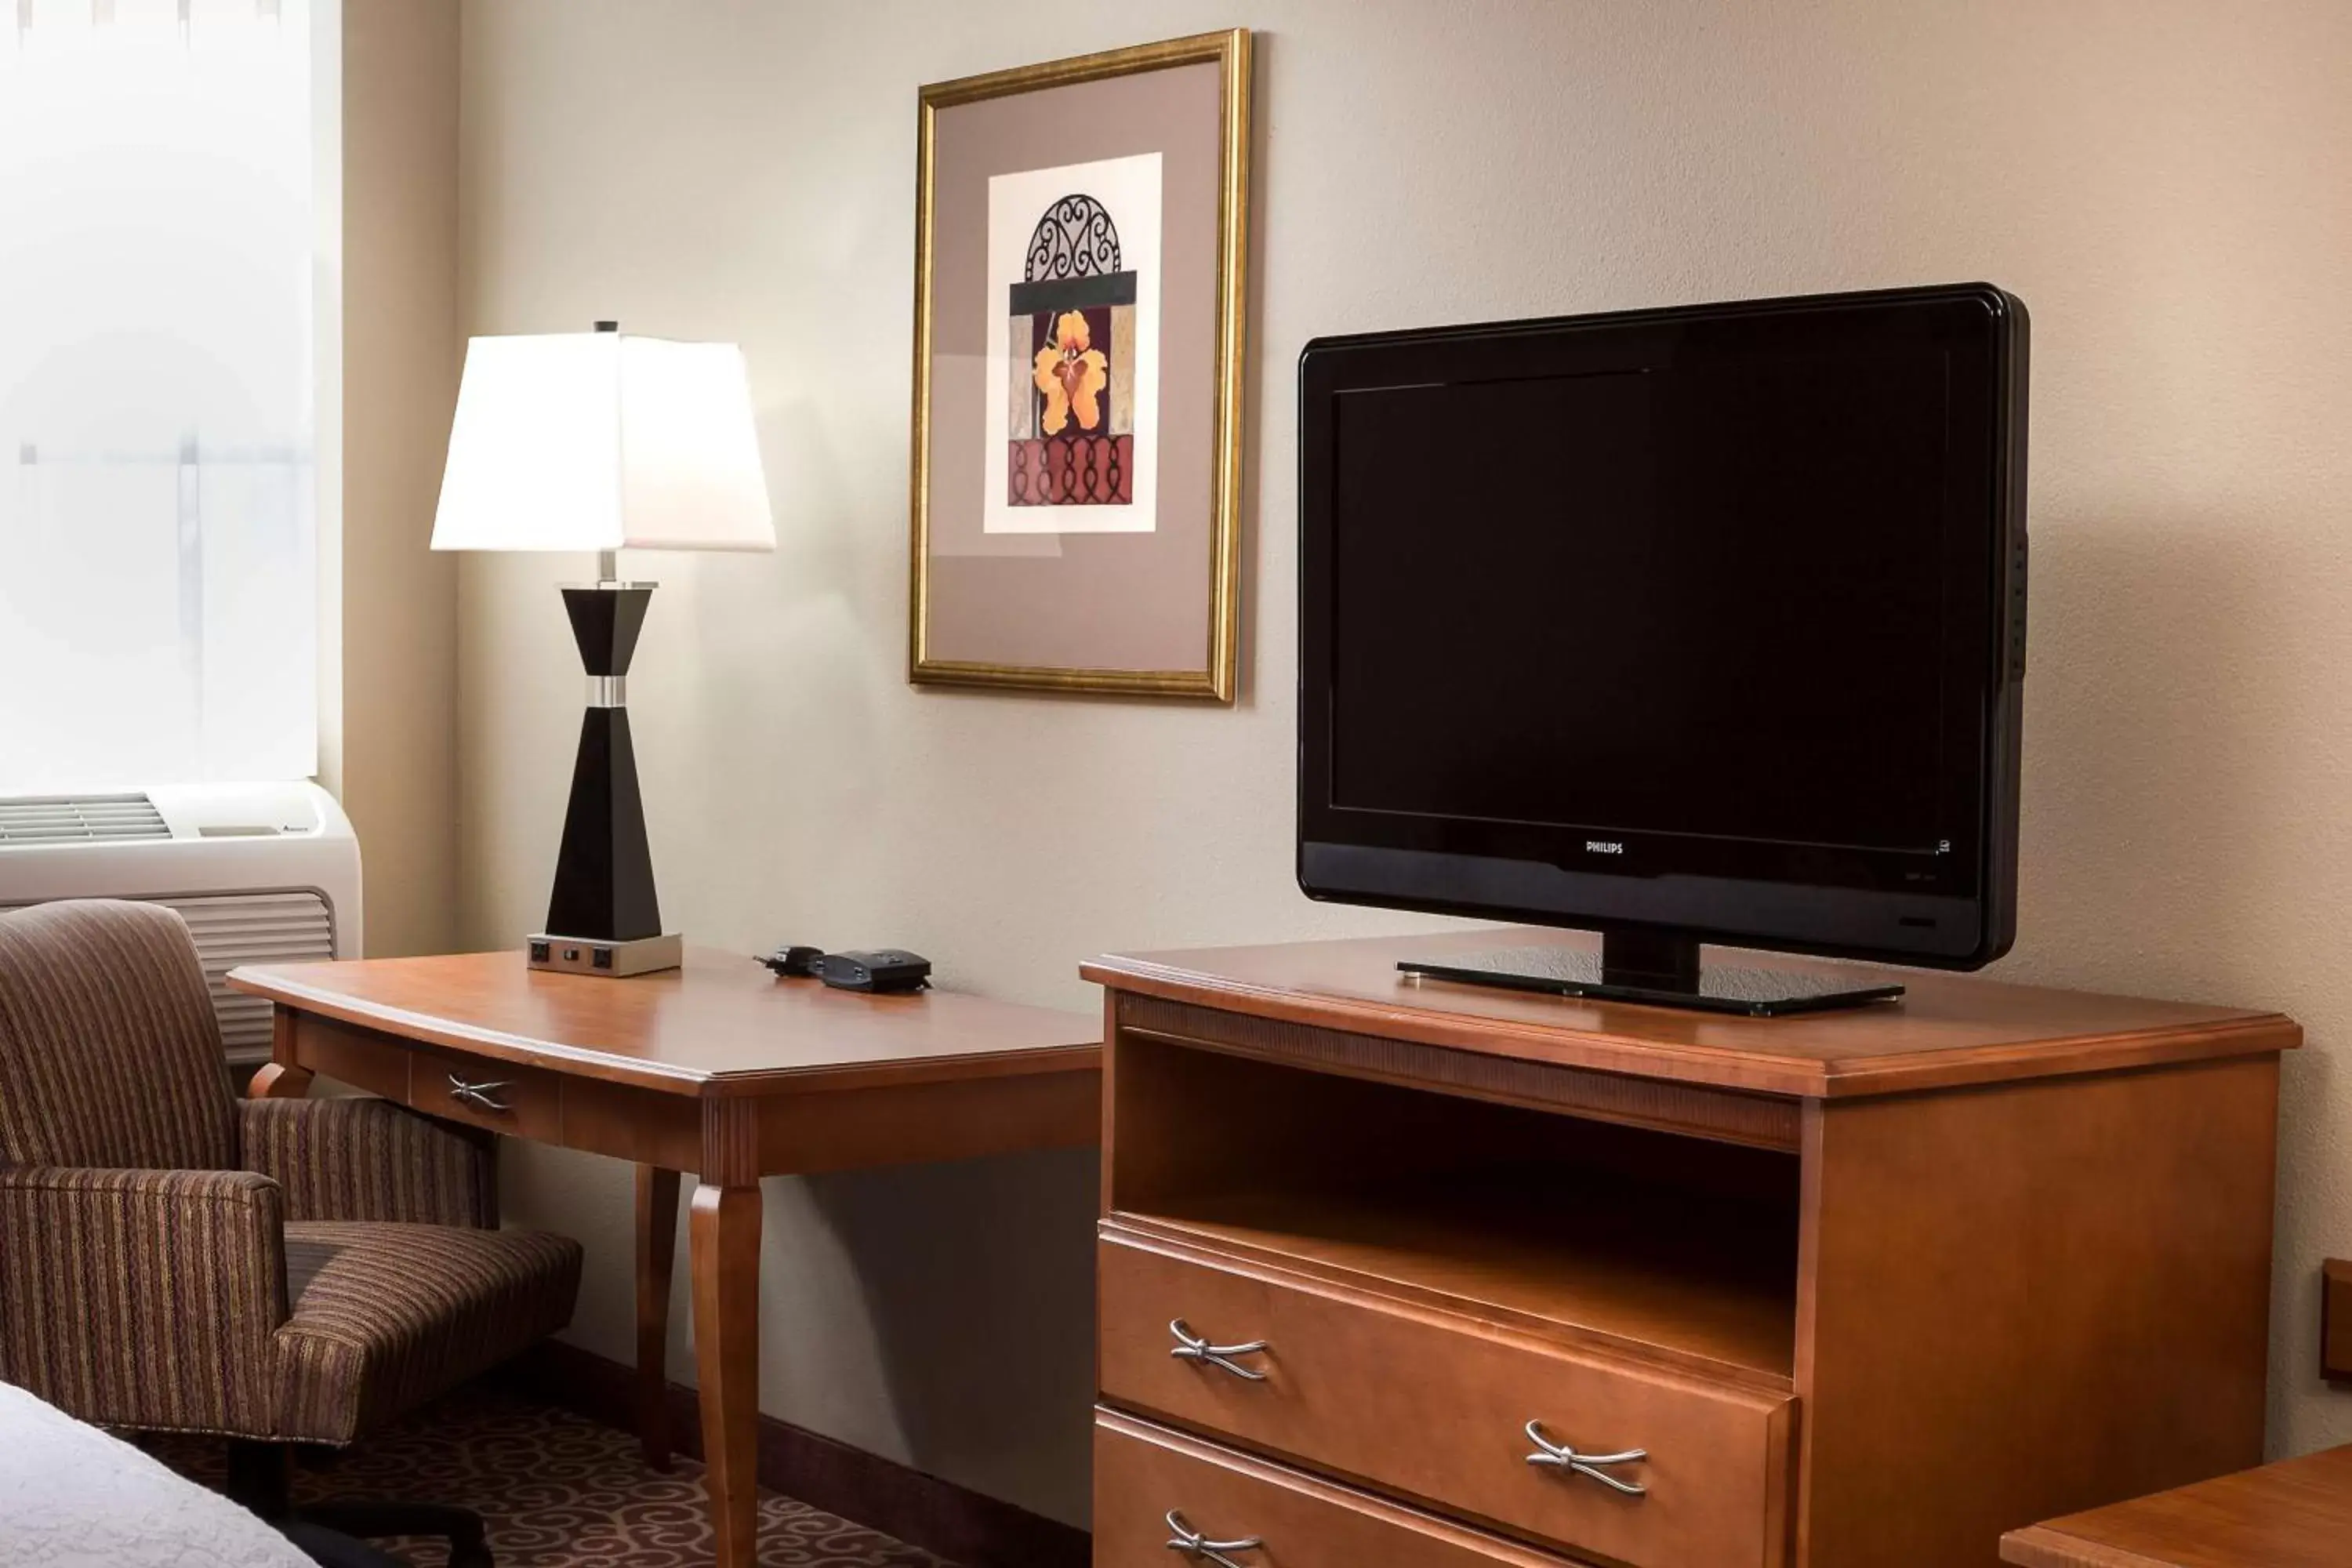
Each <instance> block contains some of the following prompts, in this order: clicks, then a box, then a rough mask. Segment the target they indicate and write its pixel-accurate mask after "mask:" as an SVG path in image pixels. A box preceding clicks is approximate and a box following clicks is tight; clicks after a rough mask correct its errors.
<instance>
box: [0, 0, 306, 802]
mask: <svg viewBox="0 0 2352 1568" xmlns="http://www.w3.org/2000/svg"><path fill="white" fill-rule="evenodd" d="M325 3H331V0H325ZM310 77H311V52H310V0H0V792H10V793H14V792H17V791H23V790H26V789H36V790H40V789H51V788H62V787H68V786H93V785H109V784H113V785H121V784H151V783H166V782H175V781H183V780H190V779H269V778H298V777H303V776H307V775H308V774H310V773H314V772H315V771H316V770H317V766H318V734H317V727H318V702H317V663H318V659H317V653H316V647H317V637H318V628H317V616H318V588H317V529H316V521H315V517H314V493H313V492H314V467H313V460H312V451H313V448H312V439H313V424H314V419H313V407H314V404H315V398H314V395H313V392H314V387H313V371H312V363H313V361H312V265H311V263H312V234H313V226H312V205H313V203H312V194H311V193H312V166H311V165H312V131H311V123H312V121H311V110H310V97H311V80H310Z"/></svg>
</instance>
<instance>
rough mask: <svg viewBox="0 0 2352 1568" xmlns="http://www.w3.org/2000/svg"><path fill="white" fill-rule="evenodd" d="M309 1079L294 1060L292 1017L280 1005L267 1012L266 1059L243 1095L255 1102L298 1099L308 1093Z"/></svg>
mask: <svg viewBox="0 0 2352 1568" xmlns="http://www.w3.org/2000/svg"><path fill="white" fill-rule="evenodd" d="M311 1076H312V1075H311V1072H310V1068H306V1067H302V1066H300V1065H299V1064H298V1063H297V1062H296V1061H295V1060H294V1014H293V1012H292V1010H291V1009H289V1007H288V1006H287V1005H286V1004H285V1003H283V1002H280V1003H278V1005H276V1006H274V1007H272V1008H270V1009H269V1060H268V1061H267V1062H264V1063H263V1064H262V1068H261V1070H260V1071H259V1072H257V1073H255V1074H254V1075H253V1081H252V1082H251V1083H249V1084H247V1086H246V1089H245V1092H246V1093H247V1095H249V1096H250V1097H252V1098H253V1099H255V1100H299V1099H301V1098H302V1097H303V1096H304V1095H306V1094H308V1093H310V1079H311Z"/></svg>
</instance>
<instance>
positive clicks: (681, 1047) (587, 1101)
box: [228, 949, 1101, 1568]
mask: <svg viewBox="0 0 2352 1568" xmlns="http://www.w3.org/2000/svg"><path fill="white" fill-rule="evenodd" d="M228 979H229V984H231V985H232V986H234V987H236V989H237V990H240V991H246V992H250V993H252V994H256V995H260V996H267V997H268V998H269V999H270V1000H271V1001H272V1002H273V1003H275V1004H276V1005H277V1012H276V1027H275V1037H274V1039H273V1043H272V1046H271V1050H270V1057H271V1060H270V1062H269V1065H268V1066H267V1067H265V1068H262V1069H261V1071H260V1072H259V1073H258V1074H257V1075H256V1076H255V1078H254V1080H253V1092H254V1093H255V1094H256V1095H257V1096H299V1095H301V1094H302V1093H304V1092H305V1091H307V1090H308V1089H309V1088H310V1080H311V1078H312V1077H313V1075H324V1076H325V1077H328V1078H331V1079H337V1080H339V1081H341V1082H343V1083H347V1084H350V1085H352V1086H353V1087H354V1088H358V1089H366V1090H369V1091H371V1092H373V1093H375V1094H380V1095H383V1097H384V1098H386V1099H388V1100H396V1101H398V1102H400V1103H401V1104H404V1105H406V1106H409V1107H411V1108H412V1109H414V1110H419V1111H423V1112H425V1113H426V1114H428V1115H432V1116H436V1117H442V1118H446V1119H447V1120H449V1121H459V1122H464V1123H466V1124H467V1125H469V1126H473V1127H477V1128H480V1129H483V1130H485V1131H490V1132H497V1133H503V1134H507V1135H509V1136H513V1137H519V1138H529V1139H531V1140H533V1141H535V1142H541V1143H553V1144H557V1145H560V1146H562V1147H563V1148H566V1149H584V1150H586V1151H588V1152H591V1153H597V1154H609V1155H612V1156H614V1158H616V1159H622V1160H628V1161H632V1162H634V1163H635V1164H636V1166H637V1373H638V1379H639V1392H640V1405H639V1408H640V1413H641V1414H640V1421H641V1424H642V1430H643V1436H644V1440H645V1444H646V1455H647V1458H649V1459H651V1460H653V1461H654V1462H655V1463H656V1464H667V1459H668V1438H667V1432H666V1430H665V1429H664V1426H663V1417H662V1414H661V1413H662V1410H663V1407H664V1404H663V1396H662V1395H663V1386H664V1382H665V1368H664V1365H663V1360H664V1356H663V1351H664V1345H665V1343H666V1341H667V1331H668V1313H669V1287H670V1265H671V1254H672V1252H673V1250H674V1247H675V1243H676V1238H677V1194H678V1173H679V1172H681V1171H693V1172H696V1173H698V1174H699V1175H700V1178H701V1180H700V1183H699V1184H698V1186H697V1187H696V1189H695V1193H694V1202H693V1218H692V1224H691V1227H690V1234H691V1242H690V1246H691V1251H692V1262H691V1267H692V1269H693V1283H694V1329H695V1335H694V1338H695V1346H694V1349H695V1361H696V1364H697V1368H698V1373H699V1375H700V1382H701V1385H702V1431H703V1452H704V1456H705V1459H706V1468H705V1471H704V1480H705V1485H706V1486H707V1488H708V1489H709V1496H710V1506H711V1510H712V1513H713V1515H714V1518H715V1523H716V1526H717V1534H718V1543H719V1563H720V1564H721V1565H722V1568H749V1565H750V1564H751V1563H752V1561H753V1559H754V1556H755V1547H754V1542H753V1531H754V1522H753V1521H754V1520H755V1518H756V1504H757V1496H758V1481H757V1478H756V1473H755V1468H754V1460H755V1458H756V1448H757V1436H758V1426H757V1423H758V1419H759V1382H760V1378H759V1312H760V1289H759V1259H760V1185H759V1183H760V1178H761V1177H762V1176H779V1175H799V1174H805V1173H812V1172H817V1171H841V1170H852V1169H856V1168H858V1167H861V1166H872V1165H887V1164H907V1163H917V1162H928V1161H934V1160H960V1159H967V1158H970V1157H972V1156H975V1155H981V1154H995V1153H1005V1152H1013V1151H1017V1150H1024V1149H1054V1148H1072V1147H1086V1146H1090V1145H1092V1144H1093V1143H1094V1142H1096V1139H1097V1129H1098V1127H1099V1124H1100V1116H1101V1089H1100V1061H1101V1051H1100V1046H1099V1044H1098V1038H1099V1030H1098V1028H1097V1025H1096V1023H1095V1021H1094V1020H1093V1019H1091V1018H1088V1017H1085V1016H1079V1015H1076V1014H1069V1013H1056V1012H1050V1011H1047V1010H1045V1009H1043V1008H1036V1007H1021V1006H1014V1005H1010V1004H1007V1003H1002V1002H992V1001H987V1000H985V999H983V998H981V997H977V996H965V995H958V994H954V993H951V992H938V991H934V992H927V993H923V994H917V995H911V996H866V995H860V994H856V993H852V992H845V991H835V990H829V989H827V988H826V987H825V986H824V985H823V984H820V983H818V982H816V981H814V980H792V981H780V980H777V979H775V978H774V977H773V976H772V975H771V974H770V973H769V972H768V971H767V970H765V969H764V968H762V967H761V966H760V965H759V964H758V963H753V962H752V961H751V960H750V959H748V958H744V957H741V956H740V955H736V954H730V953H722V952H704V951H696V950H691V949H689V950H688V953H687V957H686V964H685V967H684V968H682V969H678V970H673V971H670V972H668V973H662V974H649V975H641V976H638V977H636V978H634V979H629V980H606V979H599V978H596V977H593V976H589V975H576V974H552V973H538V972H534V971H532V970H530V969H527V968H525V967H524V964H523V961H522V957H521V955H520V954H519V953H513V952H486V953H469V954H464V955H459V956H455V957H447V958H393V959H371V960H366V961H363V962H359V963H294V964H269V965H263V966H253V967H247V968H242V969H238V970H236V971H234V972H232V973H230V975H229V977H228Z"/></svg>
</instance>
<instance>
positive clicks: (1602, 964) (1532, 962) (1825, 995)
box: [1397, 931, 1903, 1018]
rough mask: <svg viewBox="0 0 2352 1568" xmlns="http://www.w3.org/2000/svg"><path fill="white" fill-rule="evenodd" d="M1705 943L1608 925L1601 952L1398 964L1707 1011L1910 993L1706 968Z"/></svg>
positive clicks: (1509, 987)
mask: <svg viewBox="0 0 2352 1568" xmlns="http://www.w3.org/2000/svg"><path fill="white" fill-rule="evenodd" d="M1698 945H1699V944H1698V942H1696V940H1694V939H1692V938H1689V937H1676V936H1663V935H1658V934H1654V933H1652V932H1648V931H1609V932H1606V933H1604V934H1603V935H1602V937H1601V951H1600V952H1593V951H1592V950H1591V949H1590V948H1580V947H1510V948H1501V949H1497V950H1496V951H1495V952H1465V953H1457V954H1449V955H1448V956H1447V957H1446V958H1445V959H1444V961H1442V962H1439V961H1425V960H1421V959H1411V958H1408V959H1404V960H1402V961H1401V962H1399V963H1398V964H1397V968H1398V969H1399V970H1400V971H1402V973H1406V974H1412V975H1418V976H1421V977H1422V978H1423V979H1428V980H1446V981H1452V982H1454V984H1462V985H1492V986H1496V987H1498V988H1500V989H1502V990H1506V991H1535V992H1540V993H1542V994H1547V995H1553V996H1580V997H1590V998H1592V999H1594V1000H1596V1001H1605V1002H1639V1003H1642V1004H1643V1005H1647V1006H1652V1007H1684V1008H1689V1009H1691V1010H1694V1011H1696V1012H1701V1013H1737V1014H1740V1015H1743V1016H1748V1017H1753V1018H1774V1017H1780V1016H1782V1015H1785V1014H1790V1013H1820V1012H1824V1011H1827V1010H1829V1009H1832V1008H1837V1007H1864V1006H1869V1005H1872V1004H1874V1003H1879V1002H1891V1001H1894V1000H1895V999H1896V998H1898V997H1900V996H1901V995H1902V994H1903V987H1902V986H1900V985H1894V984H1877V985H1856V984H1854V982H1853V979H1852V978H1849V977H1847V976H1845V975H1839V974H1821V973H1811V972H1809V971H1806V970H1801V969H1751V968H1745V967H1738V966H1734V965H1730V964H1720V963H1718V964H1710V965H1706V966H1704V967H1703V966H1702V965H1701V964H1700V963H1699V958H1698Z"/></svg>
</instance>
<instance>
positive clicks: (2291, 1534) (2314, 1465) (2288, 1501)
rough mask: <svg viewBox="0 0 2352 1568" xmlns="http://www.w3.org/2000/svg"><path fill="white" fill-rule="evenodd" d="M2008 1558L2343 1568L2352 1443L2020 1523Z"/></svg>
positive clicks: (2348, 1539)
mask: <svg viewBox="0 0 2352 1568" xmlns="http://www.w3.org/2000/svg"><path fill="white" fill-rule="evenodd" d="M2000 1558H2001V1561H2002V1562H2004V1563H2016V1564H2018V1565H2019V1568H2252V1565H2253V1564H2260V1565H2261V1568H2343V1565H2344V1564H2345V1563H2347V1562H2352V1445H2347V1446H2346V1447H2341V1448H2330V1449H2328V1450H2326V1452H2325V1453H2318V1454H2307V1455H2305V1457H2304V1458H2300V1459H2288V1460H2285V1461H2284V1462H2283V1463H2280V1464H2275V1465H2264V1466H2263V1468H2260V1469H2258V1470H2242V1471H2240V1472H2239V1473H2238V1474H2236V1475H2234V1476H2222V1477H2221V1478H2220V1479H2216V1480H2210V1481H2200V1482H2198V1483H2197V1484H2196V1485H2195V1486H2191V1487H2182V1488H2180V1489H2178V1490H2177V1491H2168V1492H2158V1494H2157V1495H2156V1496H2154V1497H2146V1498H2141V1499H2138V1500H2137V1501H2133V1502H2126V1503H2117V1504H2116V1505H2115V1506H2114V1507H2112V1508H2101V1509H2094V1510H2091V1511H2090V1512H2088V1513H2077V1514H2072V1515H2069V1516H2068V1517H2067V1518H2064V1519H2053V1520H2052V1521H2050V1522H2049V1523H2047V1524H2037V1525H2034V1526H2033V1527H2032V1528H2031V1529H2028V1530H2013V1531H2010V1533H2009V1534H2007V1535H2005V1536H2003V1537H2002V1538H2001V1542H2000Z"/></svg>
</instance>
